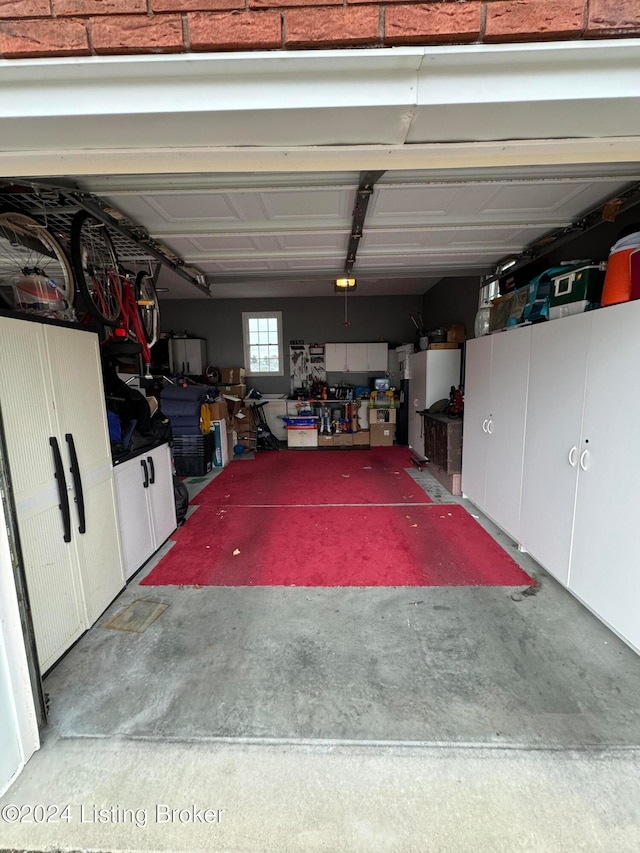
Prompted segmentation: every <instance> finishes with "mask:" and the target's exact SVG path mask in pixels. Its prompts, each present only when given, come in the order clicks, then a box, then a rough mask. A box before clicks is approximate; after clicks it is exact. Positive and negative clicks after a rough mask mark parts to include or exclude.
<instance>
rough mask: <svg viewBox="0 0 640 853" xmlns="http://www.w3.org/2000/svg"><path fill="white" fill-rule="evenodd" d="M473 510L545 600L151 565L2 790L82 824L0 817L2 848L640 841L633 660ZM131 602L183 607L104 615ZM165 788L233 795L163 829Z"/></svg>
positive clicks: (528, 846)
mask: <svg viewBox="0 0 640 853" xmlns="http://www.w3.org/2000/svg"><path fill="white" fill-rule="evenodd" d="M233 464H237V463H233ZM245 464H251V463H250V462H247V463H245ZM412 475H413V476H414V477H415V479H416V481H417V482H419V483H420V484H421V485H422V486H423V487H424V488H425V489H426V490H427V491H428V492H429V494H431V496H432V497H433V498H434V499H435V500H437V501H448V502H451V501H455V502H462V503H463V504H464V501H461V500H460V499H452V498H451V496H450V495H448V493H446V492H445V490H444V489H443V488H442V487H441V486H440V485H439V484H438V483H436V481H435V480H433V479H432V478H431V477H430V476H429V475H428V473H426V472H423V473H418V472H417V471H416V472H412ZM203 485H204V483H203V482H196V481H193V482H192V483H191V484H190V488H191V491H192V493H193V495H194V498H193V502H194V503H197V490H198V489H199V488H200V487H202V486H203ZM469 509H470V511H471V512H472V513H473V514H474V515H476V516H478V515H479V513H477V511H476V510H474V509H473V508H472V507H471V506H469ZM479 521H480V523H481V524H483V526H484V527H485V528H486V529H487V530H488V531H489V532H491V533H492V534H493V535H495V536H496V538H497V539H498V541H500V542H501V543H502V544H503V546H504V547H506V548H507V549H509V551H510V553H511V554H512V556H513V557H514V559H516V560H517V561H518V562H519V563H520V564H521V565H522V566H523V567H524V568H525V569H526V570H527V571H529V573H530V574H533V575H534V576H535V577H536V578H537V580H539V582H540V587H539V589H538V592H537V594H535V595H531V596H524V597H521V599H520V600H514V598H515V599H518V598H519V596H518V595H517V594H515V595H514V593H517V592H518V591H517V590H514V589H513V588H504V587H484V588H463V587H451V588H436V587H430V588H415V587H412V588H395V589H383V588H382V589H381V588H376V589H350V588H343V589H336V588H333V589H319V588H313V589H305V588H300V589H298V588H240V589H233V588H219V587H206V588H202V589H195V588H183V589H180V588H176V587H139V586H138V582H139V580H140V579H141V578H142V577H143V576H144V575H145V574H147V573H148V571H150V569H151V564H149V565H148V566H147V567H145V569H144V570H143V572H142V573H140V575H139V576H138V577H137V578H136V579H135V580H134V582H133V583H131V584H130V585H129V587H127V589H126V590H125V592H124V593H123V594H122V596H120V598H119V599H118V600H117V601H116V602H114V604H113V605H112V607H111V608H110V609H109V610H108V611H107V613H106V614H105V615H104V616H103V618H102V619H101V620H100V621H99V623H98V624H97V625H96V626H94V628H93V629H92V630H91V631H89V632H88V634H87V635H86V636H85V637H83V638H82V640H81V641H80V642H79V643H78V644H77V645H76V646H75V647H74V648H73V649H72V650H71V652H70V653H69V654H68V655H67V656H66V658H65V659H64V660H63V661H62V662H61V663H60V664H59V665H58V666H57V667H56V668H55V670H54V671H53V672H52V673H51V674H50V675H49V676H48V678H47V679H46V681H45V689H46V691H47V693H48V694H49V699H50V703H51V719H50V728H49V731H48V732H47V734H46V738H45V743H44V747H43V749H42V750H41V751H40V753H39V754H37V755H36V756H35V757H34V758H33V759H32V760H31V762H30V763H29V765H28V767H27V769H26V770H25V772H24V773H23V775H22V777H21V778H20V779H19V781H18V782H17V784H16V785H15V786H14V787H13V789H12V790H11V791H10V792H9V794H8V795H7V796H6V797H5V798H4V799H3V800H1V801H0V815H1V814H2V812H1V806H2V805H4V804H7V803H19V804H23V803H32V804H33V803H36V802H43V801H45V800H46V803H53V804H63V803H67V802H69V803H71V804H72V805H73V809H72V812H71V820H70V822H69V823H63V824H58V825H55V826H52V825H44V826H43V825H41V826H34V825H31V826H26V825H8V824H7V823H6V822H5V823H2V821H1V820H0V847H1V846H2V845H6V846H8V847H11V846H13V847H15V848H16V849H33V850H44V849H48V848H60V849H77V848H83V849H95V850H112V851H115V850H196V849H203V850H204V849H208V850H296V851H298V850H300V851H302V850H336V851H337V850H345V851H351V850H353V851H359V850H363V851H364V850H367V851H369V850H394V851H395V850H398V851H405V850H406V851H412V850H416V851H417V850H420V851H422V850H447V851H449V850H472V849H473V850H491V851H494V850H509V851H514V850H536V851H538V850H540V851H543V850H544V851H546V850H550V849H562V850H567V851H571V850H587V849H588V850H607V851H608V850H611V851H614V850H615V851H621V850H623V851H624V850H629V851H631V850H637V849H640V770H639V764H638V757H639V755H638V752H639V751H640V714H639V712H638V709H639V708H640V658H638V657H637V656H636V655H635V654H634V653H633V652H632V651H631V650H630V649H628V648H627V647H626V646H625V645H624V644H623V643H622V642H621V641H619V640H618V639H617V638H616V637H615V636H614V635H613V634H612V633H611V632H610V631H609V630H608V629H607V628H605V627H604V626H603V625H602V624H601V623H599V622H598V621H597V620H596V619H595V618H594V617H592V616H591V614H589V613H588V612H587V611H586V610H585V609H584V608H583V607H582V606H581V605H580V604H578V602H576V601H575V600H574V599H573V598H572V597H571V596H570V595H569V594H568V593H567V592H566V591H565V590H563V589H562V588H561V587H560V586H559V585H558V584H557V583H556V582H555V581H553V580H552V579H551V578H549V577H548V576H547V575H546V574H545V573H544V571H543V570H541V569H540V568H539V567H538V566H537V565H536V564H535V563H534V562H533V561H532V560H531V559H530V558H529V557H528V556H526V555H521V554H519V553H518V551H517V549H516V548H515V547H514V545H513V543H511V542H510V541H509V540H508V539H507V538H506V537H504V535H502V534H500V533H499V531H497V530H496V529H495V528H494V526H493V525H492V524H491V522H489V521H488V520H487V519H484V518H482V517H480V518H479ZM137 598H145V599H151V600H153V601H158V602H162V603H166V604H168V605H169V607H168V609H167V610H166V611H165V612H164V613H163V614H162V615H161V616H160V617H159V619H158V620H157V621H156V622H154V623H153V624H152V625H151V626H150V627H149V628H148V629H147V630H146V632H145V633H143V634H139V635H138V634H131V633H127V632H120V631H112V630H106V629H105V628H104V627H103V626H104V624H105V623H106V622H108V621H109V620H110V619H111V618H112V617H113V616H114V615H115V614H116V613H118V612H120V611H121V610H122V609H123V608H124V607H125V606H126V605H127V604H129V603H130V602H131V601H133V600H135V599H137ZM158 802H159V803H163V804H168V805H171V806H172V807H175V808H184V807H185V806H188V805H190V804H195V805H196V806H198V807H200V808H211V809H215V808H225V809H227V811H226V812H225V813H224V815H223V818H222V822H221V823H220V824H217V823H216V824H215V825H213V824H212V825H203V824H198V823H193V822H186V823H180V822H179V819H176V821H173V822H167V821H164V822H162V821H161V822H157V820H156V815H155V812H154V804H156V803H158ZM94 804H96V805H99V806H102V807H107V806H119V807H120V808H121V809H122V808H127V809H134V808H136V809H142V810H144V814H145V815H146V826H144V827H143V826H136V825H135V823H131V821H130V820H129V821H127V822H123V820H124V819H123V818H122V812H121V811H118V810H116V811H115V812H114V813H112V814H110V815H108V816H107V818H108V822H106V823H96V822H95V820H93V819H92V816H93V814H94V813H93V812H92V811H91V808H92V806H93V805H94ZM80 805H84V807H85V813H84V817H85V818H86V820H85V822H84V823H81V822H80V817H81V816H80V811H79V809H80ZM142 815H143V812H140V815H139V816H140V817H142ZM162 816H163V815H162V814H161V815H160V817H162ZM139 822H140V821H139Z"/></svg>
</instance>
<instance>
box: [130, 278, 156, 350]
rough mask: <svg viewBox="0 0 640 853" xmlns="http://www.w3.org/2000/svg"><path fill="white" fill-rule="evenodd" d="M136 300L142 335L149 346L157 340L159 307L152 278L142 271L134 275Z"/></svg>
mask: <svg viewBox="0 0 640 853" xmlns="http://www.w3.org/2000/svg"><path fill="white" fill-rule="evenodd" d="M135 292H136V302H137V303H138V313H139V315H140V321H141V323H142V328H143V329H144V336H145V338H146V339H147V344H148V346H149V348H151V347H152V346H153V345H154V344H155V342H156V341H157V340H158V331H159V329H160V307H159V305H158V294H157V293H156V288H155V285H154V283H153V279H152V278H151V276H150V275H149V273H146V272H144V271H142V272H139V273H138V275H137V276H136V288H135Z"/></svg>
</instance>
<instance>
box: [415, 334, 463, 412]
mask: <svg viewBox="0 0 640 853" xmlns="http://www.w3.org/2000/svg"><path fill="white" fill-rule="evenodd" d="M426 356H427V376H426V387H425V396H424V402H425V406H426V407H427V408H429V406H432V405H433V404H434V403H435V402H437V401H438V400H444V399H448V398H449V393H450V391H451V386H452V385H453V386H454V387H456V388H457V387H458V385H459V384H460V350H459V349H455V350H451V349H448V350H447V349H444V350H427V351H426Z"/></svg>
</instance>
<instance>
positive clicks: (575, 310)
mask: <svg viewBox="0 0 640 853" xmlns="http://www.w3.org/2000/svg"><path fill="white" fill-rule="evenodd" d="M606 266H607V265H606V264H605V263H602V264H589V265H587V266H583V267H577V268H576V269H572V270H569V271H567V272H564V273H562V274H561V275H557V276H554V277H553V278H552V279H551V285H552V286H551V294H550V296H549V317H550V319H552V320H555V319H557V318H558V317H566V316H568V315H570V314H581V313H582V312H583V311H585V310H586V309H587V307H588V306H589V305H590V304H591V305H593V304H599V303H600V299H601V296H602V285H603V284H604V278H605V270H606Z"/></svg>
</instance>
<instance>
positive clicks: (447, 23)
mask: <svg viewBox="0 0 640 853" xmlns="http://www.w3.org/2000/svg"><path fill="white" fill-rule="evenodd" d="M479 35H480V3H479V2H471V3H429V4H420V5H417V6H391V7H389V8H388V9H386V11H385V27H384V40H385V44H419V43H421V42H422V43H424V42H425V41H426V42H442V41H445V42H465V41H475V40H476V39H477V38H478V36H479Z"/></svg>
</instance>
